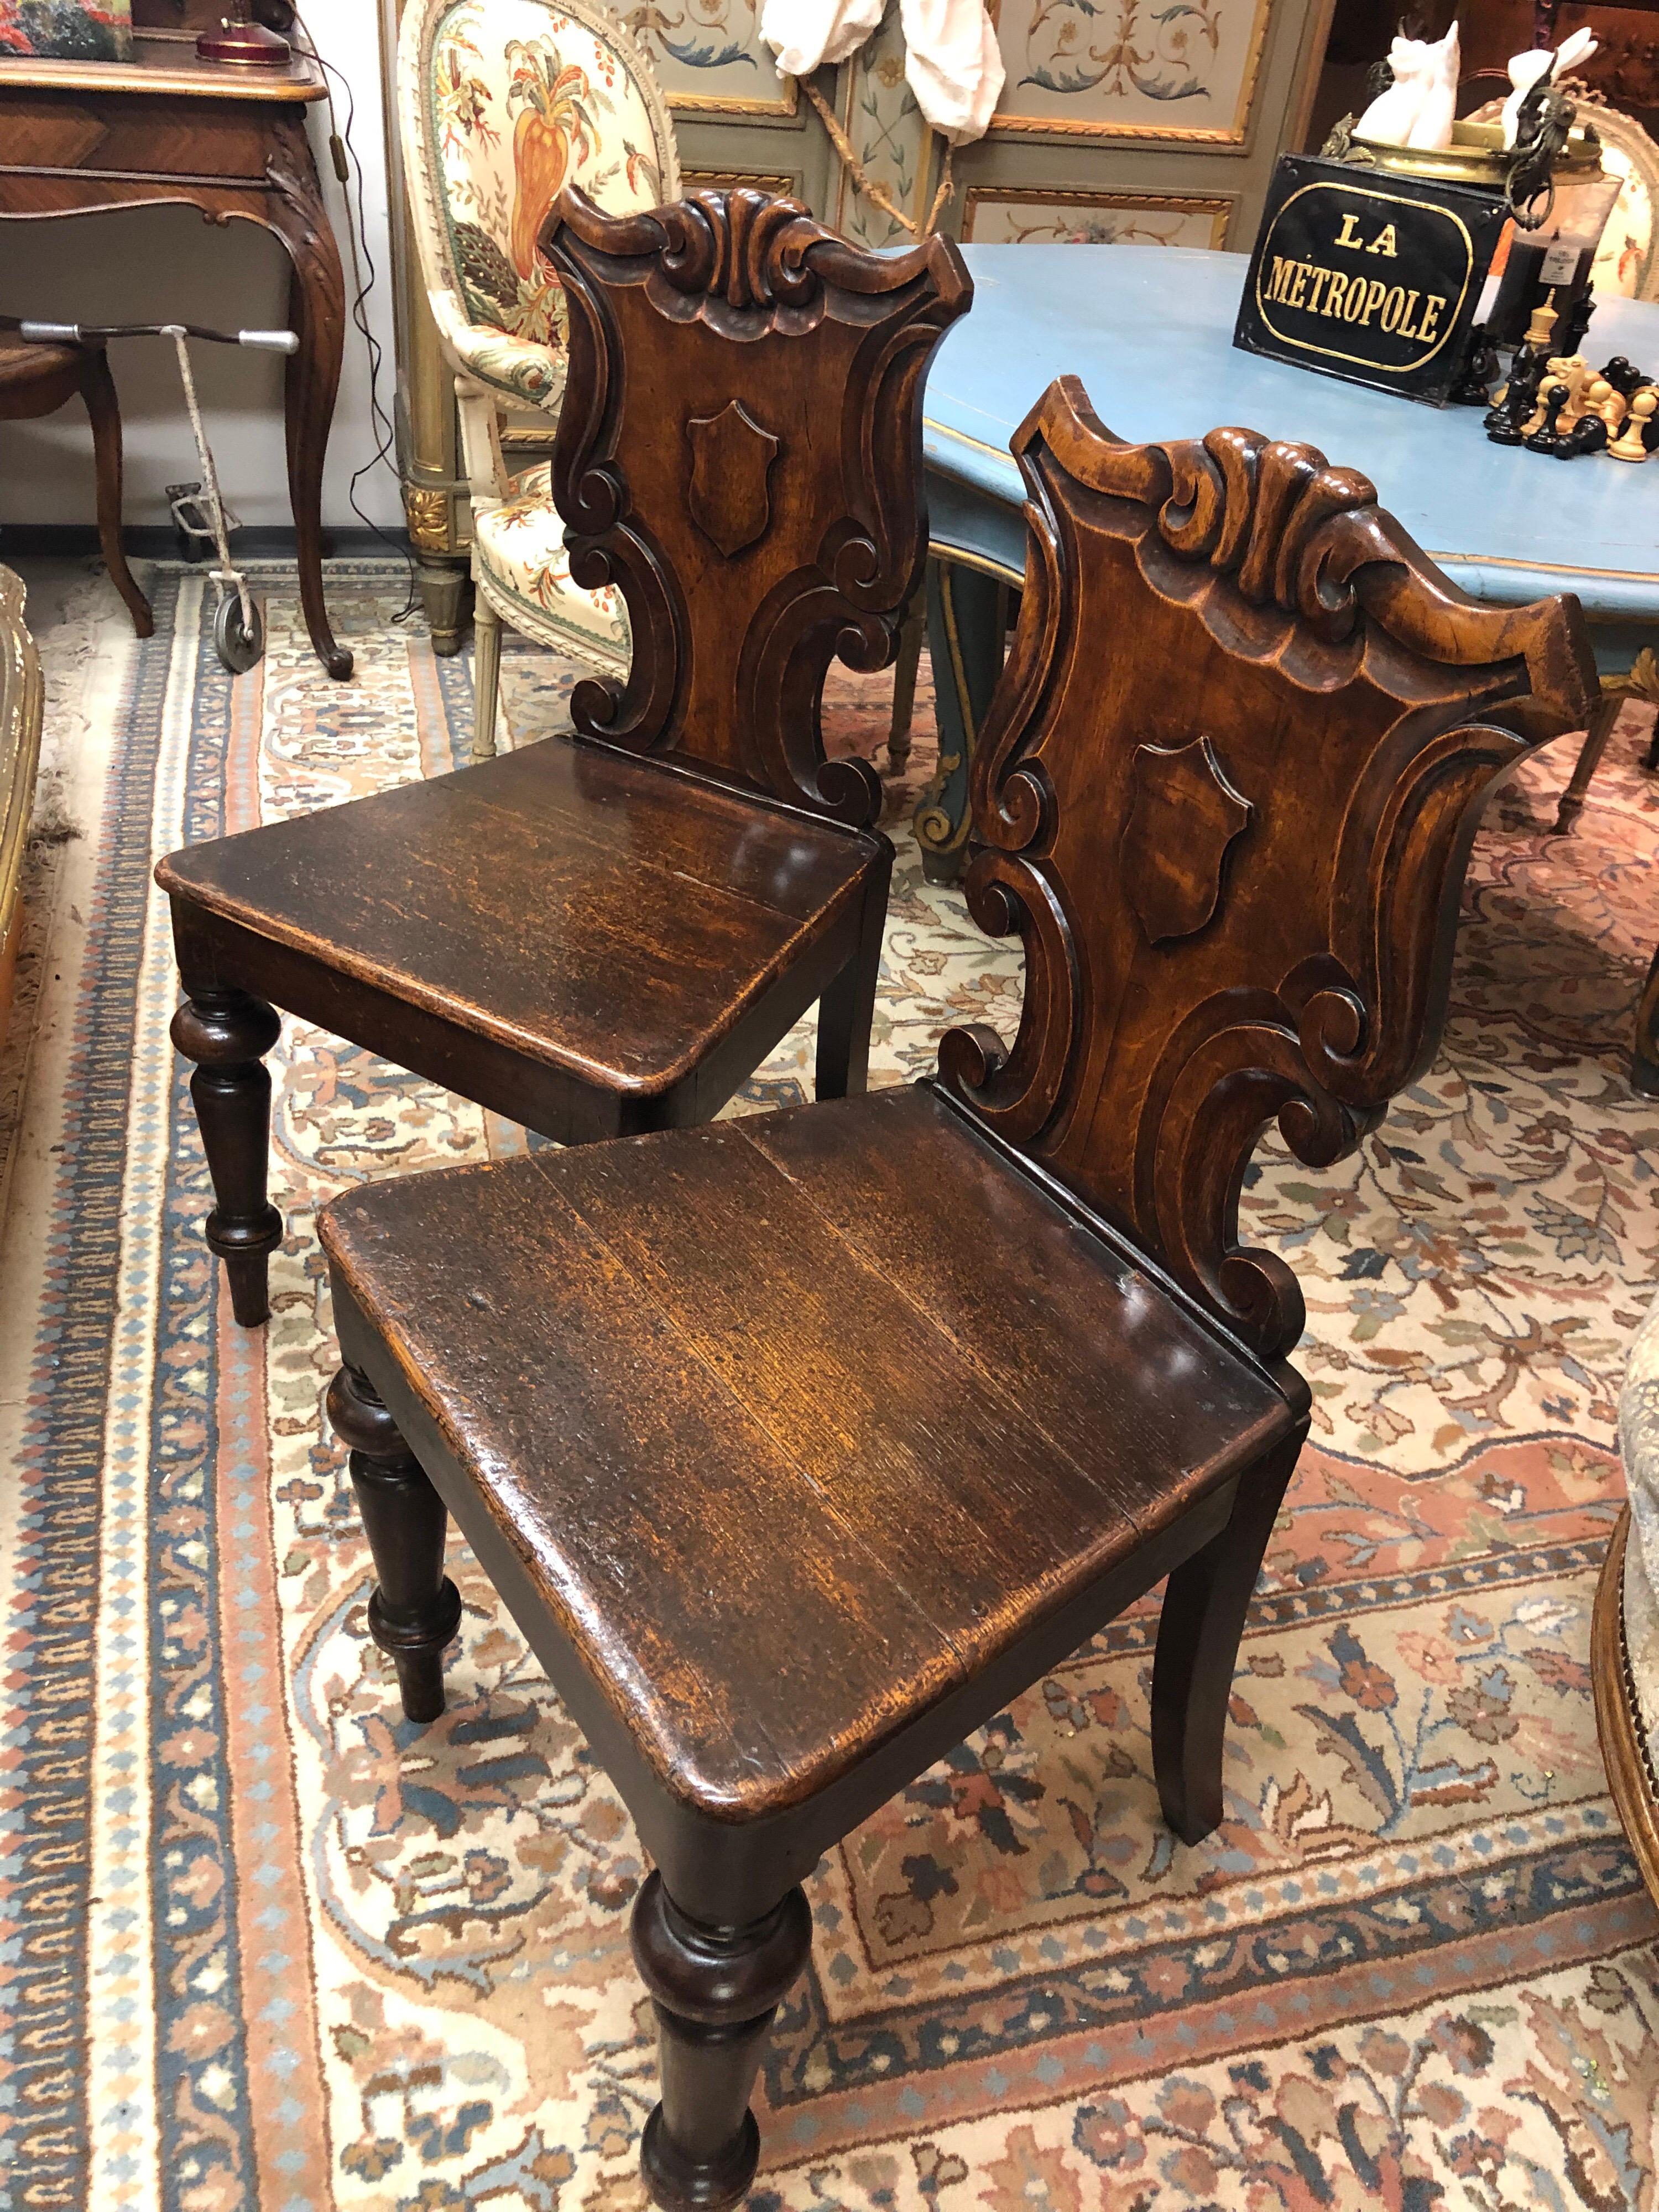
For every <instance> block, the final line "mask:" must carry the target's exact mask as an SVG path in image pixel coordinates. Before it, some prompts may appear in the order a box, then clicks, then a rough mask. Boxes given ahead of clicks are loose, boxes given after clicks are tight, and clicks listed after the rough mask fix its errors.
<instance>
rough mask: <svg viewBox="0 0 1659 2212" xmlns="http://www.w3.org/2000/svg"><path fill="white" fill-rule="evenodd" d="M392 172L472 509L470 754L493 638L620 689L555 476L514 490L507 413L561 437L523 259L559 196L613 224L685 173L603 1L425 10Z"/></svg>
mask: <svg viewBox="0 0 1659 2212" xmlns="http://www.w3.org/2000/svg"><path fill="white" fill-rule="evenodd" d="M398 114H399V120H400V124H401V131H400V135H401V137H402V142H403V151H404V173H405V175H406V177H407V179H408V185H409V197H410V209H411V211H412V214H413V219H414V231H415V237H416V243H417V246H418V248H419V252H420V259H421V272H422V277H423V279H424V281H425V283H426V289H427V297H428V300H429V301H430V302H431V307H432V313H433V318H434V319H435V322H436V324H437V326H438V334H439V337H440V340H441V343H442V345H443V347H444V350H445V352H446V354H447V357H448V359H449V361H450V362H451V364H452V365H453V368H454V370H455V390H456V394H457V398H458V400H459V409H460V423H461V444H462V454H463V459H464V463H465V469H466V472H467V477H468V480H469V483H470V484H471V495H472V580H473V585H474V587H475V597H476V611H475V615H474V623H475V631H474V653H475V659H474V671H473V680H474V687H475V689H474V696H475V702H476V705H475V717H476V719H475V722H474V728H473V742H472V757H473V758H474V759H475V760H486V759H488V758H489V757H490V756H491V755H492V754H493V753H494V751H495V715H496V706H497V695H498V691H499V687H500V677H501V624H502V623H510V624H511V625H512V627H513V629H516V630H519V631H520V632H521V633H522V634H523V635H525V636H526V637H531V638H533V639H535V641H536V642H537V643H538V645H544V646H548V647H551V648H553V649H554V650H555V651H556V652H559V653H571V654H574V656H575V657H576V658H577V659H580V660H584V661H586V662H587V663H588V664H589V665H591V666H592V667H593V668H595V669H597V670H598V671H599V672H600V673H601V674H604V675H607V676H623V675H625V674H626V673H627V670H628V663H629V631H628V615H627V611H626V609H625V608H624V607H623V602H622V599H621V596H620V594H618V593H617V592H615V591H613V590H611V589H610V588H609V587H607V588H606V589H605V590H603V591H599V592H585V591H583V590H582V589H581V588H580V586H578V585H576V584H574V583H573V582H572V581H571V578H570V565H569V562H568V558H567V557H566V554H565V550H564V526H563V524H562V522H561V521H560V520H559V518H558V515H557V514H556V512H555V511H554V507H553V502H552V496H551V492H550V485H549V474H550V464H549V463H547V462H545V461H543V462H541V463H539V464H538V465H536V466H534V467H532V468H527V469H524V470H522V471H520V472H519V473H517V474H516V475H509V474H508V472H507V468H506V466H505V465H504V463H503V460H502V458H501V408H502V407H503V405H508V404H511V405H516V406H518V407H520V408H522V407H523V406H524V405H525V404H526V403H528V404H531V405H533V406H535V407H538V408H540V409H542V410H544V412H545V413H546V414H547V415H548V416H550V417H552V418H554V419H555V420H556V418H557V416H558V412H559V405H560V402H561V400H562V398H563V395H564V380H565V361H566V356H565V331H566V311H565V303H564V295H563V294H562V291H561V290H560V288H559V284H558V280H557V279H556V277H555V276H554V274H553V272H552V270H550V268H549V267H548V265H547V264H546V263H545V262H544V261H543V260H542V259H541V258H540V257H539V255H538V252H537V250H536V240H537V238H538V234H539V233H540V230H541V228H542V225H543V223H544V221H545V219H546V217H547V215H548V213H549V211H550V209H551V208H552V205H553V203H554V201H555V200H556V198H557V197H558V194H559V191H560V189H561V187H562V185H565V184H567V183H573V184H578V185H580V186H581V187H582V189H583V191H586V193H587V194H588V196H589V197H590V198H592V199H593V200H596V201H597V202H598V203H599V205H600V206H601V207H603V208H605V209H606V210H608V211H610V212H611V213H613V214H625V213H627V212H629V210H633V209H635V208H645V207H652V206H654V205H656V204H658V203H659V201H663V200H671V199H676V198H678V196H679V190H680V178H679V161H678V155H677V154H676V152H675V147H674V134H673V129H672V126H671V124H670V122H669V119H668V111H667V108H666V107H665V105H664V102H663V99H662V95H661V94H660V93H659V90H658V88H657V84H656V81H655V79H654V77H653V75H652V72H651V65H650V64H649V62H648V61H647V59H646V58H645V56H644V54H643V53H642V52H641V50H640V48H639V46H637V45H636V44H635V41H634V40H633V38H632V37H631V36H630V35H629V33H628V32H627V31H626V30H624V29H623V26H622V24H621V22H620V21H618V20H617V17H616V16H614V15H611V13H610V12H609V11H608V10H607V9H605V8H604V7H603V6H601V5H599V4H598V0H559V5H558V6H557V7H554V6H552V5H550V4H549V0H424V4H423V5H420V6H416V7H412V8H410V9H409V10H408V11H407V13H406V14H405V15H404V28H403V35H402V39H401V41H400V43H399V47H398Z"/></svg>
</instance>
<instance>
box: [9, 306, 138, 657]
mask: <svg viewBox="0 0 1659 2212" xmlns="http://www.w3.org/2000/svg"><path fill="white" fill-rule="evenodd" d="M77 398H78V399H79V400H80V402H81V404H82V406H83V407H84V408H85V409H86V410H87V419H88V422H90V423H91V425H92V452H93V460H94V465H95V467H96V470H97V494H98V544H99V546H100V550H101V551H102V553H103V556H104V566H105V567H106V568H107V569H108V570H109V573H110V580H111V582H112V584H113V585H114V586H115V588H116V590H117V591H118V592H119V593H120V594H121V597H122V598H123V599H125V601H126V603H127V612H128V613H129V614H130V615H131V617H132V627H133V629H134V630H135V631H136V632H137V635H139V636H140V637H149V635H151V633H152V632H153V630H154V629H155V623H154V621H153V620H152V619H151V616H150V611H149V600H148V599H146V598H145V597H144V595H143V592H141V591H140V590H139V588H138V586H137V582H136V580H134V577H133V574H132V571H131V568H128V566H127V556H126V552H125V548H124V547H123V545H122V544H121V459H122V456H121V403H120V401H119V400H118V398H116V395H115V380H114V378H113V377H112V375H111V374H110V373H109V362H108V360H107V358H106V356H105V352H104V349H103V347H102V346H101V345H25V344H24V343H23V341H22V339H21V338H20V337H17V335H16V334H15V331H7V330H0V422H33V421H34V420H36V419H37V418H38V417H39V416H42V415H55V414H56V413H57V412H58V409H59V408H60V407H67V406H68V404H69V403H70V400H71V399H77Z"/></svg>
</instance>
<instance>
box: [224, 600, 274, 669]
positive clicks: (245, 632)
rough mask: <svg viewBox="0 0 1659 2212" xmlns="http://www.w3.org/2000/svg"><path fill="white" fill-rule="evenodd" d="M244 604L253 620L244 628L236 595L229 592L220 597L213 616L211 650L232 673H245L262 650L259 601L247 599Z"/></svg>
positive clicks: (261, 617)
mask: <svg viewBox="0 0 1659 2212" xmlns="http://www.w3.org/2000/svg"><path fill="white" fill-rule="evenodd" d="M248 607H249V610H250V611H251V612H252V617H253V619H252V622H251V623H249V624H247V626H246V628H244V626H243V623H242V602H241V599H240V594H238V593H237V592H228V593H227V594H226V596H225V597H224V598H223V599H221V600H220V602H219V611H218V613H217V614H216V615H215V617H213V649H214V651H215V652H216V653H217V654H218V656H219V658H220V659H221V660H222V662H223V663H224V665H225V666H226V667H227V668H228V670H229V671H230V672H231V674H232V675H233V676H242V675H246V672H247V671H248V670H249V669H250V668H252V665H253V664H254V663H255V661H257V660H258V659H259V657H260V655H261V654H262V653H264V649H265V624H264V616H263V615H262V614H261V613H260V612H259V602H258V600H257V599H249V601H248Z"/></svg>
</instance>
